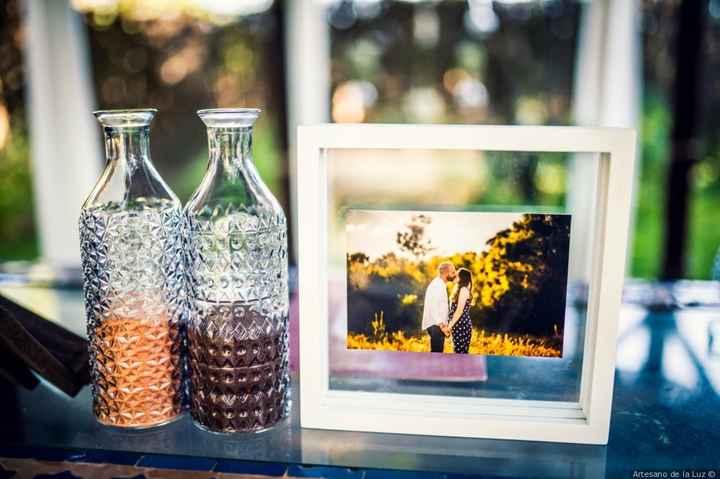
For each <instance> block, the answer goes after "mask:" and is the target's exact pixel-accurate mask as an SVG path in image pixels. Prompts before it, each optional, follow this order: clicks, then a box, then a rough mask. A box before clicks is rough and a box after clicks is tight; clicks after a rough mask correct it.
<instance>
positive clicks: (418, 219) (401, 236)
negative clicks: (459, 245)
mask: <svg viewBox="0 0 720 479" xmlns="http://www.w3.org/2000/svg"><path fill="white" fill-rule="evenodd" d="M431 221H432V220H431V219H430V218H429V217H427V216H425V215H414V216H413V217H412V218H411V219H410V222H409V223H408V224H406V225H405V228H406V230H405V231H398V233H397V236H396V238H395V242H396V243H397V245H398V246H399V247H400V250H402V251H407V252H408V253H410V254H411V255H413V256H415V258H417V259H418V260H420V259H422V258H424V257H425V255H427V254H428V253H430V252H431V251H432V250H433V249H435V248H433V246H432V244H431V241H430V240H429V239H425V238H424V236H425V227H426V226H427V225H429V224H430V222H431Z"/></svg>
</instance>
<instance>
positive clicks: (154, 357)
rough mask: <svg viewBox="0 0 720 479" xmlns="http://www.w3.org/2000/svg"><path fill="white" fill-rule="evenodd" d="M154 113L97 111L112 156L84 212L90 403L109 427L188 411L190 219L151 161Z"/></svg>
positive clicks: (154, 421)
mask: <svg viewBox="0 0 720 479" xmlns="http://www.w3.org/2000/svg"><path fill="white" fill-rule="evenodd" d="M156 113H157V110H154V109H147V110H107V111H98V112H96V113H95V116H96V117H97V119H98V121H99V122H100V123H101V124H102V126H103V130H104V137H105V152H106V156H107V163H106V164H105V169H104V171H103V172H102V174H101V176H100V179H99V180H98V182H97V184H96V185H95V187H94V188H93V190H92V192H91V193H90V196H88V198H87V200H85V203H84V204H83V207H82V211H81V213H80V246H81V257H82V269H83V275H84V283H83V290H84V295H85V308H86V314H87V325H88V337H89V342H90V363H91V373H92V384H91V389H92V396H93V409H94V412H95V416H96V417H97V419H98V421H99V422H100V423H102V424H105V425H109V426H117V427H129V428H130V427H149V426H156V425H160V424H164V423H167V422H169V421H171V420H173V419H175V418H176V417H178V416H179V414H180V413H181V412H182V399H183V384H182V376H183V375H182V364H183V363H182V361H183V358H182V350H183V330H182V319H183V317H182V316H183V313H184V309H185V307H186V304H187V297H186V294H185V277H184V251H183V231H184V218H183V214H182V206H181V204H180V201H179V200H178V198H177V197H176V196H175V194H174V193H173V192H172V191H171V190H170V188H169V187H168V186H167V185H166V184H165V182H164V181H163V180H162V178H160V176H159V175H158V173H157V171H156V170H155V167H154V166H153V164H152V162H151V161H150V152H149V134H150V122H151V121H152V119H153V117H154V116H155V114H156Z"/></svg>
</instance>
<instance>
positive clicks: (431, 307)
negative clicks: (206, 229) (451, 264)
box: [422, 276, 449, 330]
mask: <svg viewBox="0 0 720 479" xmlns="http://www.w3.org/2000/svg"><path fill="white" fill-rule="evenodd" d="M448 313H449V308H448V294H447V288H446V287H445V281H443V280H442V279H441V278H440V277H439V276H436V277H435V279H433V280H432V281H430V284H429V285H428V287H427V289H426V290H425V303H424V304H423V319H422V329H423V330H425V329H427V328H429V327H430V326H432V325H434V324H437V325H439V324H441V323H447V322H448Z"/></svg>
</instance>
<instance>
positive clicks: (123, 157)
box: [105, 126, 150, 175]
mask: <svg viewBox="0 0 720 479" xmlns="http://www.w3.org/2000/svg"><path fill="white" fill-rule="evenodd" d="M105 154H106V156H107V159H108V161H110V162H116V163H122V164H123V166H124V167H126V168H127V173H128V174H129V175H133V174H134V173H135V172H137V171H138V170H139V169H142V167H143V166H144V164H145V163H146V162H149V161H150V127H149V126H140V127H105Z"/></svg>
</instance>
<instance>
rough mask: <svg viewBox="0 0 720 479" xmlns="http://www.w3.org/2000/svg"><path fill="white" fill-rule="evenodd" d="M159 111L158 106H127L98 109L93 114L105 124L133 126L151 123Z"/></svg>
mask: <svg viewBox="0 0 720 479" xmlns="http://www.w3.org/2000/svg"><path fill="white" fill-rule="evenodd" d="M157 112H158V110H157V108H126V109H122V110H97V111H94V112H93V115H95V118H97V121H99V122H100V124H102V125H103V126H110V127H127V128H133V127H141V126H148V125H150V123H151V122H152V121H153V118H155V115H156V114H157Z"/></svg>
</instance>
